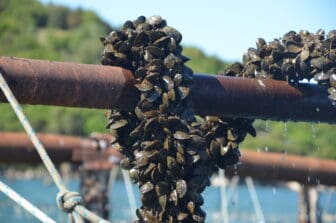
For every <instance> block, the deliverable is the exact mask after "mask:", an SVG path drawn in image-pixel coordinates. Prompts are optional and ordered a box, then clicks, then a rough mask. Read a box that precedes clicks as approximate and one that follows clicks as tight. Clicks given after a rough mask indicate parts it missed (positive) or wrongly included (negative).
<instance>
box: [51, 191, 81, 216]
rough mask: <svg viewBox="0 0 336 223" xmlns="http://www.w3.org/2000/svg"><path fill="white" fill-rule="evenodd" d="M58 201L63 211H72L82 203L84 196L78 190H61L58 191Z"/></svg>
mask: <svg viewBox="0 0 336 223" xmlns="http://www.w3.org/2000/svg"><path fill="white" fill-rule="evenodd" d="M56 202H57V206H58V208H60V209H61V210H62V211H64V212H67V213H71V212H72V211H73V209H74V208H75V207H76V205H78V204H82V202H83V200H82V196H81V195H80V194H79V193H78V192H72V191H60V192H58V193H57V197H56Z"/></svg>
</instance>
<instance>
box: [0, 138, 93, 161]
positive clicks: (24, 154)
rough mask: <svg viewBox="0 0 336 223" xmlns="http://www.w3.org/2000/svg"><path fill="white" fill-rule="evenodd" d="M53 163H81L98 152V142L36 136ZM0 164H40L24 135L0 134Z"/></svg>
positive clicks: (83, 139) (38, 157) (31, 145)
mask: <svg viewBox="0 0 336 223" xmlns="http://www.w3.org/2000/svg"><path fill="white" fill-rule="evenodd" d="M37 136H38V138H39V139H40V140H41V142H42V144H43V145H44V146H45V147H46V149H47V152H48V155H49V156H50V157H51V159H52V160H53V162H56V163H60V162H70V161H72V162H82V161H83V159H84V158H85V157H91V156H92V155H93V154H96V153H97V151H98V142H97V141H96V140H92V139H85V138H80V137H73V136H64V135H56V134H37ZM0 162H5V163H13V162H14V163H32V164H36V163H41V159H40V156H39V155H38V153H37V152H36V150H35V149H34V146H33V144H32V143H31V141H30V139H29V138H28V136H27V135H26V134H25V133H12V132H1V133H0Z"/></svg>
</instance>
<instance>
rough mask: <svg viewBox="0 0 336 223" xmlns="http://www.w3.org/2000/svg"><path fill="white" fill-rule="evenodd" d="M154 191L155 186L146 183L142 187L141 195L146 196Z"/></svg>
mask: <svg viewBox="0 0 336 223" xmlns="http://www.w3.org/2000/svg"><path fill="white" fill-rule="evenodd" d="M153 189H154V185H153V184H152V183H151V182H146V183H145V184H143V185H142V186H141V187H140V193H141V194H146V193H148V192H150V191H152V190H153Z"/></svg>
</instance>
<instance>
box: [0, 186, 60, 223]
mask: <svg viewBox="0 0 336 223" xmlns="http://www.w3.org/2000/svg"><path fill="white" fill-rule="evenodd" d="M0 191H2V192H3V193H4V194H5V195H6V196H8V197H9V198H10V199H12V200H13V201H15V202H16V203H17V204H18V205H20V206H21V207H23V208H24V209H25V210H26V211H28V212H29V213H30V214H32V215H33V216H34V217H36V218H37V219H39V220H40V221H41V222H44V223H56V221H54V220H53V219H51V218H50V217H49V216H47V215H46V214H45V213H43V212H42V211H41V210H40V209H38V208H37V207H36V206H34V205H33V204H32V203H30V202H29V201H27V200H26V199H25V198H23V197H22V196H21V195H20V194H18V193H16V192H15V191H14V190H13V189H12V188H10V187H9V186H8V185H6V184H5V183H3V182H2V181H1V180H0Z"/></svg>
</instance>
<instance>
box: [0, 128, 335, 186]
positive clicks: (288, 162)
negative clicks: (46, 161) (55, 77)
mask: <svg viewBox="0 0 336 223" xmlns="http://www.w3.org/2000/svg"><path fill="white" fill-rule="evenodd" d="M38 137H39V138H40V140H41V141H42V144H43V145H44V146H45V147H46V149H47V152H48V154H49V155H50V157H51V159H52V160H53V161H54V162H78V163H82V162H84V163H83V164H84V165H83V167H84V168H85V169H95V170H109V169H111V168H112V166H113V164H114V163H115V162H118V161H120V158H121V156H120V153H118V152H117V151H116V150H115V149H113V148H111V147H110V148H107V149H106V150H104V151H98V146H99V145H98V143H97V139H99V138H100V137H97V138H96V139H95V140H93V139H86V138H80V137H73V136H64V135H56V134H38ZM102 137H103V139H104V138H105V137H106V136H104V135H103V136H102ZM107 140H108V141H109V139H107ZM111 156H114V157H115V158H116V160H115V162H111V160H109V159H110V158H111ZM0 162H7V163H13V162H21V163H31V164H38V163H41V160H40V158H39V156H38V154H37V152H36V151H35V150H34V149H33V145H32V144H31V142H30V140H29V138H28V136H26V134H24V133H12V132H1V133H0ZM226 174H227V175H228V176H233V175H235V174H236V175H239V176H241V177H247V176H251V177H253V178H255V179H258V180H261V181H297V182H299V183H302V184H306V185H316V184H324V185H334V186H335V185H336V161H334V160H326V159H317V158H311V157H302V156H295V155H289V154H281V153H272V152H263V153H260V152H254V151H249V150H242V156H241V158H240V163H239V164H238V165H237V166H236V168H234V167H232V166H231V167H228V168H227V170H226Z"/></svg>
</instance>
